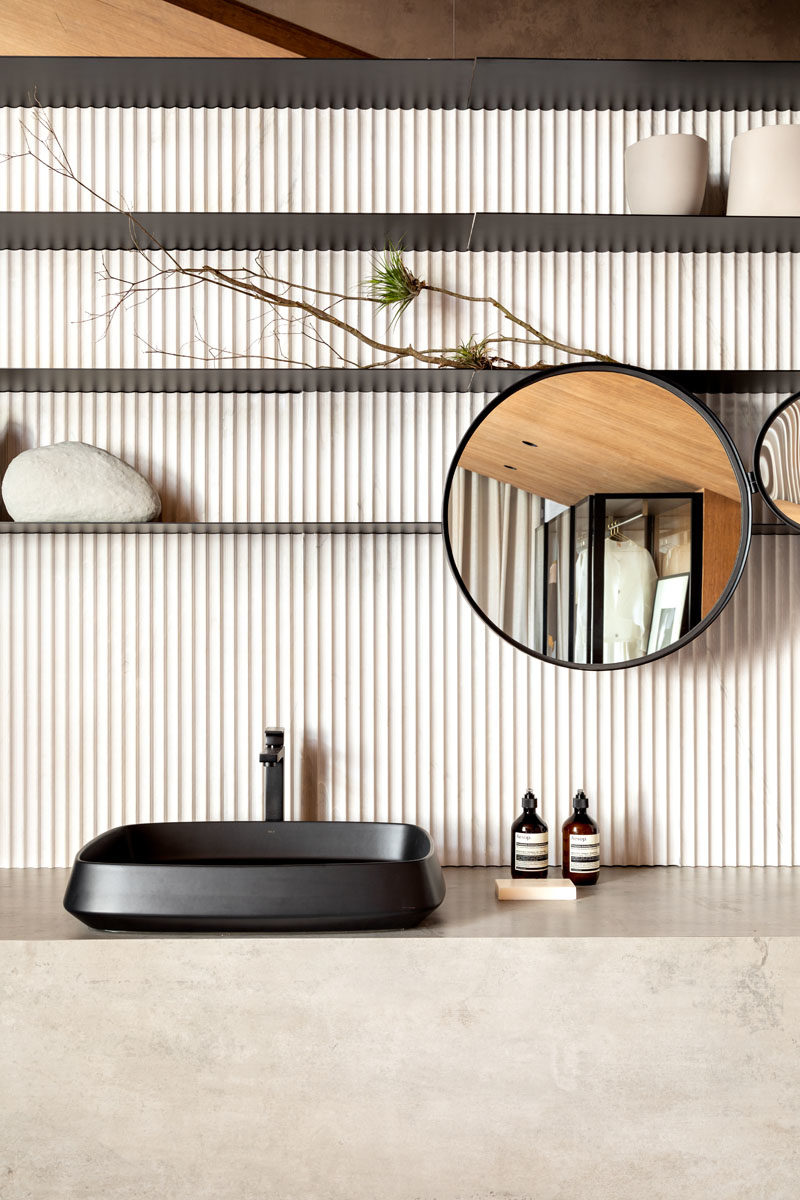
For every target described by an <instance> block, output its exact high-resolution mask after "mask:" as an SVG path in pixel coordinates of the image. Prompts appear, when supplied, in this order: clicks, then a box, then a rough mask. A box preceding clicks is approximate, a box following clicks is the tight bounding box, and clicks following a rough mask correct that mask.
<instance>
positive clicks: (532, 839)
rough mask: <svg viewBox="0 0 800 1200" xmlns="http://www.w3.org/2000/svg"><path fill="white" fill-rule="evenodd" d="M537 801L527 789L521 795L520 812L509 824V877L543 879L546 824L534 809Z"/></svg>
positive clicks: (546, 852)
mask: <svg viewBox="0 0 800 1200" xmlns="http://www.w3.org/2000/svg"><path fill="white" fill-rule="evenodd" d="M538 803H539V801H538V800H537V799H536V797H535V796H534V794H533V792H532V791H531V789H530V788H528V790H527V791H526V792H525V795H524V796H523V797H522V812H521V813H520V815H519V816H518V817H517V819H516V821H515V822H514V824H513V825H512V826H511V876H512V878H513V879H546V878H547V864H548V860H549V854H550V844H549V840H548V833H547V826H546V825H545V823H544V821H543V820H542V818H541V817H540V816H539V814H538V813H537V811H536V806H537V805H538Z"/></svg>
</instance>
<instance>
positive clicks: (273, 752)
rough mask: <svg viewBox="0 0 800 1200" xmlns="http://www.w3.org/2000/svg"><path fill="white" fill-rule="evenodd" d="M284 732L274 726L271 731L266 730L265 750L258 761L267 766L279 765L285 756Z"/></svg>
mask: <svg viewBox="0 0 800 1200" xmlns="http://www.w3.org/2000/svg"><path fill="white" fill-rule="evenodd" d="M284 749H285V747H284V744H283V730H282V729H278V728H277V727H275V726H273V727H272V728H270V729H265V730H264V749H263V751H262V753H261V754H259V756H258V761H259V762H261V763H266V764H267V766H269V767H271V766H274V765H275V764H276V763H279V762H280V761H281V760H282V758H283V755H284Z"/></svg>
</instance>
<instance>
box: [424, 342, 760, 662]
mask: <svg viewBox="0 0 800 1200" xmlns="http://www.w3.org/2000/svg"><path fill="white" fill-rule="evenodd" d="M750 528H751V501H750V488H749V486H748V481H747V476H746V474H745V471H744V468H743V466H742V462H741V459H740V458H739V455H738V454H737V452H736V450H735V448H734V446H733V443H732V442H731V439H730V437H729V436H728V434H727V432H726V431H725V429H724V427H723V426H722V425H721V424H720V422H719V421H718V420H717V419H716V417H715V416H714V415H713V414H712V413H711V412H709V410H708V409H707V408H706V407H705V406H704V405H703V404H701V403H700V401H699V400H697V399H696V398H695V397H693V396H690V395H688V394H686V393H684V392H682V391H681V390H680V389H679V388H676V387H673V386H672V385H671V384H669V383H666V382H664V381H663V380H660V379H657V378H655V377H654V376H651V375H648V374H646V373H645V372H643V371H639V370H636V369H634V368H631V367H621V366H610V365H609V366H607V365H605V364H602V365H601V364H592V365H590V366H585V365H581V364H578V365H575V366H568V367H556V368H553V369H552V370H547V371H541V372H539V373H537V374H536V375H532V376H530V378H528V379H526V380H523V381H522V382H521V383H518V384H515V385H514V386H513V387H511V388H509V389H508V390H507V391H505V392H503V393H502V394H501V395H500V396H498V397H497V398H496V399H494V400H493V401H492V402H491V403H490V404H488V405H487V406H486V408H485V409H484V410H483V411H482V412H481V413H480V414H479V416H478V417H477V419H476V420H475V421H474V422H473V423H472V425H471V426H470V428H469V430H468V431H467V433H466V435H465V436H464V438H463V439H462V441H461V444H460V445H459V447H458V450H457V451H456V455H455V458H454V459H453V462H452V463H451V466H450V470H449V472H448V475H447V482H446V485H445V494H444V513H443V531H444V539H445V547H446V551H447V556H448V559H449V561H450V566H451V567H452V569H453V572H454V574H455V577H456V579H457V581H458V583H459V585H460V587H461V588H462V590H463V592H464V594H465V595H466V597H467V599H468V600H469V602H470V604H472V606H473V608H474V609H475V610H476V611H477V612H478V614H479V615H480V616H481V617H482V618H483V619H484V620H485V621H486V622H487V623H488V624H489V625H490V626H491V627H492V628H493V629H494V630H495V631H496V632H497V633H499V634H500V635H501V636H502V637H504V638H505V639H506V640H507V641H509V642H511V643H513V645H515V646H517V647H518V648H519V649H521V650H525V651H526V652H527V653H528V654H533V655H536V656H538V657H541V658H546V659H550V660H554V661H556V662H559V663H562V664H565V665H567V666H575V667H581V668H593V669H603V668H612V667H619V666H625V665H630V664H631V663H641V662H647V661H650V660H651V659H655V658H660V657H662V656H663V655H664V654H668V653H670V652H671V651H672V650H675V649H677V648H678V647H679V646H682V645H684V644H685V643H686V642H688V641H690V640H691V639H692V638H694V637H696V636H697V635H698V634H699V633H701V632H702V631H703V630H704V629H705V628H707V626H708V625H709V624H710V623H711V622H712V621H713V620H714V619H715V618H716V617H717V616H718V614H719V613H720V612H721V610H722V608H723V607H724V606H725V604H726V603H727V602H728V600H729V599H730V596H731V595H732V593H733V590H734V588H735V587H736V584H737V583H738V581H739V578H740V576H741V573H742V569H743V567H744V562H745V558H746V557H747V550H748V546H749V541H750Z"/></svg>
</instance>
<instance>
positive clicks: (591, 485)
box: [459, 371, 740, 505]
mask: <svg viewBox="0 0 800 1200" xmlns="http://www.w3.org/2000/svg"><path fill="white" fill-rule="evenodd" d="M530 442H533V443H535V444H534V445H528V444H526V443H530ZM459 466H461V467H463V468H464V469H465V470H467V471H475V472H476V473H477V474H479V475H488V476H490V477H491V478H493V479H501V480H503V481H504V482H506V483H511V484H514V486H515V487H519V488H522V489H523V490H525V491H527V492H533V493H534V494H535V495H537V496H544V497H546V498H547V499H549V500H555V501H557V502H558V503H559V504H567V505H571V504H577V503H578V502H579V501H580V500H583V499H584V498H585V497H586V496H588V495H590V494H592V493H594V492H630V493H636V494H638V493H643V492H693V491H700V490H703V489H707V490H710V491H714V492H718V493H719V494H720V495H722V496H727V497H729V498H730V499H731V500H736V501H737V502H738V501H739V499H740V495H739V487H738V484H737V482H736V476H735V475H734V473H733V468H732V467H731V464H730V462H729V460H728V456H727V454H726V453H725V450H724V447H723V446H722V443H721V442H720V440H719V438H718V437H717V435H716V434H715V433H714V431H713V429H712V428H711V426H710V425H709V424H708V423H707V422H706V421H705V420H704V419H703V417H702V416H701V415H700V413H698V412H695V410H694V409H693V408H690V407H689V405H688V404H686V403H685V402H684V401H683V400H681V399H680V398H679V397H678V396H675V395H673V393H672V392H670V391H668V390H667V389H666V388H663V387H661V386H660V385H659V384H656V383H651V382H649V381H648V380H646V379H640V378H638V377H637V376H635V375H624V374H621V373H620V374H617V373H616V372H610V371H609V372H606V371H586V372H585V373H581V372H571V373H568V374H566V375H555V376H551V377H550V378H545V379H540V380H538V381H537V382H535V383H532V384H529V385H528V387H525V388H520V390H519V391H517V392H514V394H513V395H512V396H509V397H508V399H507V400H504V401H503V403H502V404H499V405H498V406H497V408H495V409H494V411H493V412H492V413H490V414H489V416H488V417H487V418H486V419H485V420H484V421H483V422H482V424H481V425H479V426H478V428H477V430H476V431H475V433H474V434H473V435H472V437H471V439H470V441H469V444H468V445H467V447H466V449H465V450H464V451H463V453H462V455H461V458H460V459H459Z"/></svg>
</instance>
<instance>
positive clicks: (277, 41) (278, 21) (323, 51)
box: [166, 0, 375, 58]
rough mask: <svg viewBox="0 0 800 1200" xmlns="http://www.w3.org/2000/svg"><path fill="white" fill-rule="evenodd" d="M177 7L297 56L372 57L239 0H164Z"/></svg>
mask: <svg viewBox="0 0 800 1200" xmlns="http://www.w3.org/2000/svg"><path fill="white" fill-rule="evenodd" d="M166 2H167V3H168V4H174V5H175V6H176V7H177V8H182V9H185V10H186V11H187V12H192V13H194V14H195V16H198V17H206V18H207V20H209V21H216V22H217V23H218V24H220V25H225V26H226V27H227V28H228V29H235V30H237V31H238V32H239V33H245V34H247V35H248V37H252V38H258V39H259V40H260V41H263V42H268V43H269V44H270V45H272V46H280V48H281V49H282V50H288V51H289V52H290V53H291V54H296V55H298V56H299V57H300V58H374V57H375V55H374V54H367V53H366V52H365V51H364V50H357V49H356V48H355V46H348V45H346V44H345V43H344V42H337V41H334V39H333V38H329V37H325V36H324V34H321V33H314V32H313V30H311V29H304V28H303V26H302V25H295V24H293V22H292V21H286V20H284V19H283V18H282V17H273V16H271V15H270V14H269V13H265V12H261V10H260V9H257V8H251V7H250V6H249V5H248V4H242V3H240V0H166Z"/></svg>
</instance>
